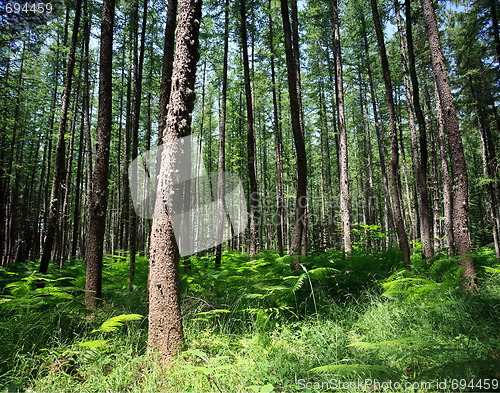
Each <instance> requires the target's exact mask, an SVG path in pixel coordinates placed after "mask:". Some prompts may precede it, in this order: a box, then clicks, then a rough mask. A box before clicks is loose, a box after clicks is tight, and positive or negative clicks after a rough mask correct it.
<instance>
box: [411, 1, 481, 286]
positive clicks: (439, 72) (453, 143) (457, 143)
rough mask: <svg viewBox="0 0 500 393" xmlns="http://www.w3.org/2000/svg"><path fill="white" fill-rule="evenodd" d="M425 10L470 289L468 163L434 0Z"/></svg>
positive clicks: (456, 225) (459, 238)
mask: <svg viewBox="0 0 500 393" xmlns="http://www.w3.org/2000/svg"><path fill="white" fill-rule="evenodd" d="M421 3H422V9H423V12H424V22H425V27H426V30H427V39H428V41H429V48H430V56H431V63H432V71H433V76H434V80H435V82H436V87H437V93H438V97H436V99H439V101H440V104H441V108H442V113H443V121H444V126H445V131H446V134H447V137H448V146H449V149H450V150H449V153H450V162H451V174H452V177H453V186H454V190H453V191H454V193H453V232H454V233H453V235H454V237H455V247H456V251H457V253H458V254H459V255H461V256H462V257H461V258H460V260H459V263H460V264H461V265H462V266H464V271H463V275H462V276H463V278H464V279H465V283H464V286H465V288H467V289H472V288H475V287H476V271H475V267H474V261H473V260H472V257H471V255H470V254H471V245H470V234H469V184H468V176H467V165H466V162H465V154H464V149H463V145H462V134H461V132H460V128H459V125H458V117H457V113H456V110H455V102H454V100H453V95H452V94H451V88H450V82H449V80H448V72H447V70H446V65H445V63H444V57H443V52H442V50H441V39H440V37H439V31H438V27H437V21H436V15H435V13H434V7H433V5H432V1H431V0H421Z"/></svg>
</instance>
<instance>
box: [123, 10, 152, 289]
mask: <svg viewBox="0 0 500 393" xmlns="http://www.w3.org/2000/svg"><path fill="white" fill-rule="evenodd" d="M147 15H148V0H144V3H143V9H142V26H141V43H140V48H139V61H138V64H137V67H136V69H135V73H134V98H133V118H132V150H131V157H130V158H131V159H132V160H135V159H136V158H137V152H138V146H139V119H140V115H141V94H142V71H143V65H144V47H145V42H146V21H147ZM134 197H135V198H137V195H132V199H133V198H134ZM132 199H131V200H130V218H129V236H130V238H129V262H130V264H129V272H128V285H127V290H128V291H131V290H132V284H133V282H134V277H135V259H136V252H137V216H136V214H135V211H134V202H133V200H132Z"/></svg>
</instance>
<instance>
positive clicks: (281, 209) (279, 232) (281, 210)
mask: <svg viewBox="0 0 500 393" xmlns="http://www.w3.org/2000/svg"><path fill="white" fill-rule="evenodd" d="M273 34H274V33H273V17H272V14H271V0H269V49H270V51H271V55H270V59H271V85H272V94H273V131H274V151H275V154H276V236H277V239H278V254H279V255H280V256H283V247H284V246H283V225H284V221H285V206H284V197H283V163H282V160H283V157H282V156H283V143H282V141H281V129H280V125H279V112H278V102H277V97H276V89H277V86H276V70H275V66H274V57H275V50H274V40H273Z"/></svg>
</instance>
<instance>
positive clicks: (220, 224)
mask: <svg viewBox="0 0 500 393" xmlns="http://www.w3.org/2000/svg"><path fill="white" fill-rule="evenodd" d="M224 7H225V10H224V13H225V17H224V60H223V65H222V68H223V69H222V97H221V103H220V118H219V174H218V179H217V203H218V208H217V209H218V217H217V247H216V249H215V268H216V269H218V268H220V265H221V259H222V236H223V233H222V231H223V228H224V218H225V210H226V209H225V204H224V197H225V195H224V187H225V176H224V172H225V170H226V106H227V105H226V104H227V62H228V52H229V0H226V1H225V4H224Z"/></svg>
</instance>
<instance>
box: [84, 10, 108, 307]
mask: <svg viewBox="0 0 500 393" xmlns="http://www.w3.org/2000/svg"><path fill="white" fill-rule="evenodd" d="M114 14H115V2H114V0H104V4H103V8H102V18H101V49H100V61H99V108H98V115H97V117H98V119H97V133H96V152H95V162H94V173H93V176H92V190H91V195H90V206H89V210H90V211H89V226H88V234H87V243H86V250H85V262H86V264H87V272H86V283H85V305H86V306H87V308H89V309H94V308H96V307H97V305H98V304H99V303H100V302H101V298H102V257H103V249H104V247H103V246H104V233H105V228H106V210H107V205H108V172H109V149H110V138H111V126H112V121H113V120H112V109H113V108H112V103H113V97H112V94H113V89H112V79H113V24H114Z"/></svg>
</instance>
